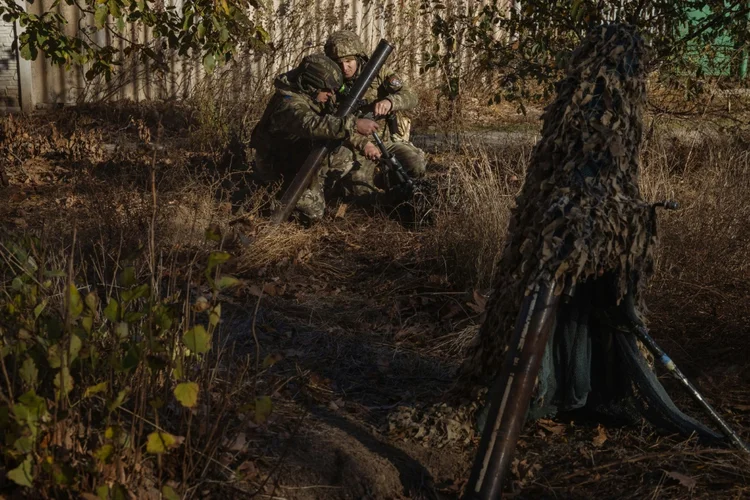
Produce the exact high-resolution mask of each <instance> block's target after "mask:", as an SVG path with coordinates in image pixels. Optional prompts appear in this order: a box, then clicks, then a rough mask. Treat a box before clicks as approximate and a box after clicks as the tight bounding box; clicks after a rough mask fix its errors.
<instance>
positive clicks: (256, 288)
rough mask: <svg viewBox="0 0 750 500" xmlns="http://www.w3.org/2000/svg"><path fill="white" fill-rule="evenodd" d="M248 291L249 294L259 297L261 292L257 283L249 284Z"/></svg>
mask: <svg viewBox="0 0 750 500" xmlns="http://www.w3.org/2000/svg"><path fill="white" fill-rule="evenodd" d="M248 292H250V295H255V296H256V297H260V296H261V294H262V293H263V292H262V291H261V289H260V287H259V286H258V285H250V288H249V289H248Z"/></svg>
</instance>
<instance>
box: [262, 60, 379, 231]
mask: <svg viewBox="0 0 750 500" xmlns="http://www.w3.org/2000/svg"><path fill="white" fill-rule="evenodd" d="M311 75H312V76H313V78H312V80H313V81H311ZM316 76H317V79H316V78H314V77H316ZM342 83H343V75H342V74H341V70H340V69H339V68H338V66H337V65H336V64H335V63H334V62H333V61H331V60H330V59H328V58H327V57H326V56H324V55H322V54H313V55H310V56H307V57H305V58H304V59H303V61H302V63H301V64H300V66H299V67H297V68H295V69H293V70H292V71H289V72H287V73H285V74H282V75H280V76H278V77H277V78H276V80H275V82H274V86H275V87H276V93H275V94H274V96H273V97H272V98H271V100H270V102H269V103H268V105H267V106H266V109H265V111H264V113H263V116H262V117H261V119H260V121H259V122H258V124H257V125H256V126H255V128H254V129H253V132H252V137H251V140H250V146H251V147H253V148H254V149H255V166H254V170H253V176H254V177H255V178H256V179H257V180H259V181H261V182H274V181H279V180H282V181H283V183H284V185H286V186H288V185H289V183H291V181H292V179H293V178H294V176H295V174H296V173H297V170H298V169H299V167H300V166H301V165H302V164H303V163H304V161H305V159H306V158H307V156H308V154H309V153H310V151H312V150H313V149H314V148H315V147H317V146H319V145H321V144H322V143H323V142H325V141H330V140H340V141H342V142H343V141H344V140H354V141H356V140H357V139H356V136H360V137H361V135H360V134H358V133H357V132H356V130H355V123H356V118H355V117H354V116H352V115H349V116H347V117H345V118H337V117H335V116H333V115H332V111H333V103H331V102H330V101H329V102H328V103H325V104H322V103H320V102H318V101H316V99H315V96H316V95H317V93H318V91H320V90H326V89H330V90H337V89H339V88H340V87H341V84H342ZM365 161H366V160H365ZM368 163H369V162H368ZM361 171H362V161H361V159H358V158H355V155H354V153H353V151H352V150H351V149H348V148H346V147H335V148H334V149H333V150H332V152H331V153H330V154H329V155H328V157H327V158H326V159H325V160H324V161H323V165H322V166H321V168H320V170H319V172H318V175H317V177H315V178H314V179H313V181H312V182H311V184H310V187H309V188H308V189H307V190H306V191H305V192H304V193H303V194H302V196H301V197H300V199H299V201H298V202H297V207H296V208H297V209H298V210H300V211H301V212H303V213H304V214H305V215H307V216H308V217H309V218H311V219H319V218H321V217H322V216H323V213H324V211H325V194H324V193H325V192H327V191H328V190H329V189H330V188H331V187H332V186H333V185H335V184H336V183H337V181H340V180H341V179H342V178H344V177H347V176H348V177H355V178H358V177H361V173H358V172H361Z"/></svg>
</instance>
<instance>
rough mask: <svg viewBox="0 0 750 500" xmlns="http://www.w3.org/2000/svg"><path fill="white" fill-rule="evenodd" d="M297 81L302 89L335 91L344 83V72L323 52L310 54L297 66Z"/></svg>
mask: <svg viewBox="0 0 750 500" xmlns="http://www.w3.org/2000/svg"><path fill="white" fill-rule="evenodd" d="M297 82H298V84H299V85H300V87H301V88H303V89H304V90H332V91H334V92H336V91H338V90H339V89H340V88H341V87H342V86H343V85H344V74H343V73H342V72H341V68H339V65H338V64H336V62H334V61H333V60H332V59H329V58H328V57H326V56H324V55H323V54H310V55H309V56H305V58H304V59H302V62H301V63H300V65H299V66H298V69H297Z"/></svg>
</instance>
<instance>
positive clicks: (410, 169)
mask: <svg viewBox="0 0 750 500" xmlns="http://www.w3.org/2000/svg"><path fill="white" fill-rule="evenodd" d="M384 144H385V149H387V150H388V152H389V153H391V154H392V155H393V156H395V157H396V159H397V160H398V161H399V163H401V165H403V167H404V170H406V173H408V174H409V176H410V177H412V178H414V179H418V178H419V177H422V176H423V175H424V174H425V172H426V171H427V161H426V160H425V155H424V151H422V150H421V149H419V148H418V147H416V146H415V145H414V144H412V143H411V142H408V141H404V140H398V139H396V140H393V141H387V142H384Z"/></svg>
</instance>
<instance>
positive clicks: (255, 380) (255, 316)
mask: <svg viewBox="0 0 750 500" xmlns="http://www.w3.org/2000/svg"><path fill="white" fill-rule="evenodd" d="M265 287H266V284H265V283H263V286H262V287H261V288H260V294H258V300H257V302H255V312H253V323H252V326H251V328H252V332H253V340H254V341H255V376H254V378H253V401H255V399H256V396H257V389H258V370H259V369H260V342H259V341H258V333H257V331H256V330H255V323H256V321H257V319H258V308H259V307H260V299H262V298H263V289H264V288H265Z"/></svg>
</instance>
